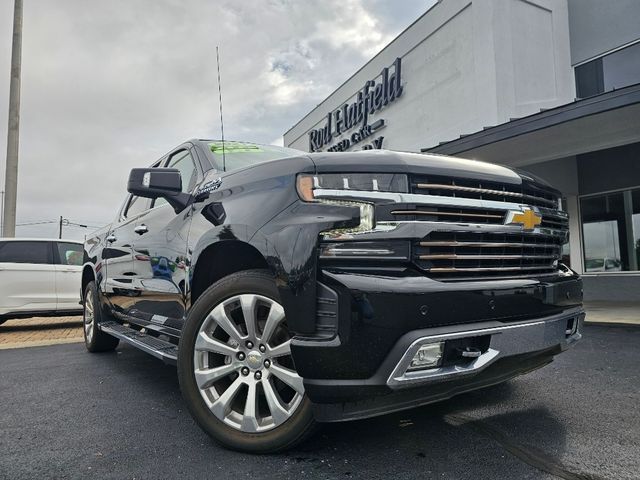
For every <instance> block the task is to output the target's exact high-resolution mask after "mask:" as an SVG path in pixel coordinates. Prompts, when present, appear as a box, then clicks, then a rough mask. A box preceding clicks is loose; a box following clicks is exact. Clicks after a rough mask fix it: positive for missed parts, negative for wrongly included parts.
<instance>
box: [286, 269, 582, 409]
mask: <svg viewBox="0 0 640 480" xmlns="http://www.w3.org/2000/svg"><path fill="white" fill-rule="evenodd" d="M321 281H322V283H323V284H324V285H326V286H328V287H330V288H331V289H332V290H333V291H335V292H336V295H337V302H336V303H337V307H336V308H337V311H336V317H335V318H336V320H337V325H336V335H335V336H334V337H333V338H323V339H320V338H314V337H313V336H304V337H303V336H297V337H294V339H293V341H292V353H293V358H294V361H295V364H296V369H297V370H298V372H299V373H300V375H301V376H302V377H303V378H304V379H305V388H306V391H307V393H308V395H309V398H310V399H311V400H312V402H313V403H314V405H315V408H316V417H317V418H318V420H321V421H338V420H347V419H352V418H362V417H367V416H371V415H378V414H382V413H387V412H389V411H394V410H398V409H403V408H410V407H413V406H416V405H422V404H425V403H430V402H433V401H437V400H441V399H444V398H448V397H451V396H453V395H456V394H458V393H461V392H464V391H468V390H473V389H476V388H481V387H483V386H487V385H491V384H494V383H498V382H501V381H503V380H506V379H508V378H511V377H513V376H515V375H518V374H521V373H524V372H526V371H529V370H532V369H535V368H538V367H540V366H542V365H545V364H546V363H548V362H550V361H551V360H552V358H553V356H554V355H556V354H558V353H560V352H562V351H563V350H564V349H566V348H567V347H568V346H570V345H572V344H573V343H574V342H576V341H577V340H579V338H580V335H581V334H580V328H581V325H582V322H583V318H584V311H583V309H582V306H581V299H582V282H581V280H580V278H579V277H578V276H576V275H564V276H560V277H558V278H555V279H552V280H549V279H547V280H544V281H542V280H531V279H528V280H526V279H509V280H491V281H486V282H479V281H474V282H451V283H446V282H439V281H434V280H431V279H429V278H427V277H424V276H409V277H391V276H381V275H364V274H355V273H344V272H342V273H338V272H327V271H324V272H323V275H322V277H321ZM568 322H573V323H571V324H570V325H571V326H570V328H569V329H570V330H571V331H570V332H569V333H567V330H568V325H569V324H568ZM470 337H484V338H485V339H486V338H488V337H490V342H489V343H488V348H487V349H486V351H483V353H482V355H481V356H480V357H479V358H477V359H475V360H473V361H471V362H468V363H465V364H464V365H453V366H452V365H449V366H446V367H443V368H440V369H435V370H429V371H422V372H420V371H416V372H411V373H409V374H407V373H405V370H406V366H407V364H408V362H409V361H410V360H411V358H413V355H414V354H415V352H416V350H417V349H418V348H419V346H420V345H422V344H424V343H429V342H434V341H442V340H455V339H462V338H470Z"/></svg>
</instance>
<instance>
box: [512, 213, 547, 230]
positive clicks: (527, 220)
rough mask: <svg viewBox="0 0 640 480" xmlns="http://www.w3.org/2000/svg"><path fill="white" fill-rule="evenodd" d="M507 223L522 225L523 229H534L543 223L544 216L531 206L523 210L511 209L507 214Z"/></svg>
mask: <svg viewBox="0 0 640 480" xmlns="http://www.w3.org/2000/svg"><path fill="white" fill-rule="evenodd" d="M505 223H506V224H507V225H522V229H523V230H533V229H534V228H536V227H537V226H539V225H540V224H541V223H542V216H541V215H540V214H539V213H536V212H534V211H533V210H531V209H530V208H525V209H524V210H522V211H521V212H517V211H513V210H512V211H510V212H509V214H508V215H507V221H506V222H505Z"/></svg>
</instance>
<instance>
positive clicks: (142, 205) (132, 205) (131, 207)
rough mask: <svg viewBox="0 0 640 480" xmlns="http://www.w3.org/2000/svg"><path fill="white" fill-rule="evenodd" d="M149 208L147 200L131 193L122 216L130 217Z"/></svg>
mask: <svg viewBox="0 0 640 480" xmlns="http://www.w3.org/2000/svg"><path fill="white" fill-rule="evenodd" d="M148 209H149V200H148V199H146V198H142V197H137V196H135V195H132V196H131V198H130V199H129V203H128V204H127V208H126V209H125V211H124V218H131V217H135V216H136V215H139V214H140V213H142V212H144V211H146V210H148Z"/></svg>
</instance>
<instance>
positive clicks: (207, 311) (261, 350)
mask: <svg viewBox="0 0 640 480" xmlns="http://www.w3.org/2000/svg"><path fill="white" fill-rule="evenodd" d="M247 318H250V320H253V321H251V322H247V320H246V319H247ZM248 324H251V325H253V327H252V326H249V327H247V325H248ZM289 338H290V337H289V332H288V330H287V327H286V319H285V316H284V310H283V309H282V306H281V305H280V304H279V296H278V290H277V288H276V285H275V282H274V279H273V277H272V276H271V275H269V273H268V272H265V271H263V270H247V271H243V272H237V273H234V274H232V275H229V276H228V277H225V278H223V279H222V280H220V281H218V282H216V283H215V284H213V285H212V286H211V287H209V288H208V289H207V290H206V291H205V292H204V293H203V294H202V295H201V296H200V298H198V300H197V301H196V303H195V304H194V305H193V307H192V309H191V312H190V313H189V316H188V318H187V321H186V323H185V327H184V329H183V332H182V337H181V339H180V345H179V353H178V379H179V381H180V389H181V391H182V395H183V397H184V399H185V402H186V403H187V407H188V408H189V411H190V412H191V415H192V416H193V417H194V419H195V420H196V422H197V423H198V425H200V427H201V428H202V429H203V430H204V431H205V432H207V433H208V434H209V435H210V436H211V437H212V438H213V439H214V440H216V441H217V442H218V443H220V444H221V445H223V446H224V447H226V448H229V449H232V450H238V451H243V452H250V453H273V452H278V451H282V450H286V449H288V448H291V447H293V446H294V445H296V444H298V443H300V442H301V441H303V440H304V439H305V438H307V437H308V436H309V435H310V434H311V433H312V432H313V430H314V427H315V421H314V419H313V414H312V411H311V402H310V401H309V399H308V398H307V396H306V394H305V393H304V385H303V383H302V379H301V378H300V377H299V376H298V375H297V373H296V372H295V366H294V365H293V361H292V359H291V355H290V349H289V341H288V340H289ZM247 342H251V343H247ZM262 342H264V343H262ZM196 372H197V373H196ZM283 378H284V379H285V380H286V383H285V381H283V380H282V379H283ZM250 399H253V401H252V400H250Z"/></svg>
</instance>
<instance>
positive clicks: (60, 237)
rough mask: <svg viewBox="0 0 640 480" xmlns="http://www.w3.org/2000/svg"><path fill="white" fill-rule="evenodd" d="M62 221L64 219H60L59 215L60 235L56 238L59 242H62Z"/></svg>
mask: <svg viewBox="0 0 640 480" xmlns="http://www.w3.org/2000/svg"><path fill="white" fill-rule="evenodd" d="M63 221H64V219H63V218H62V215H60V230H59V232H60V233H58V238H59V239H60V240H62V222H63Z"/></svg>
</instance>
